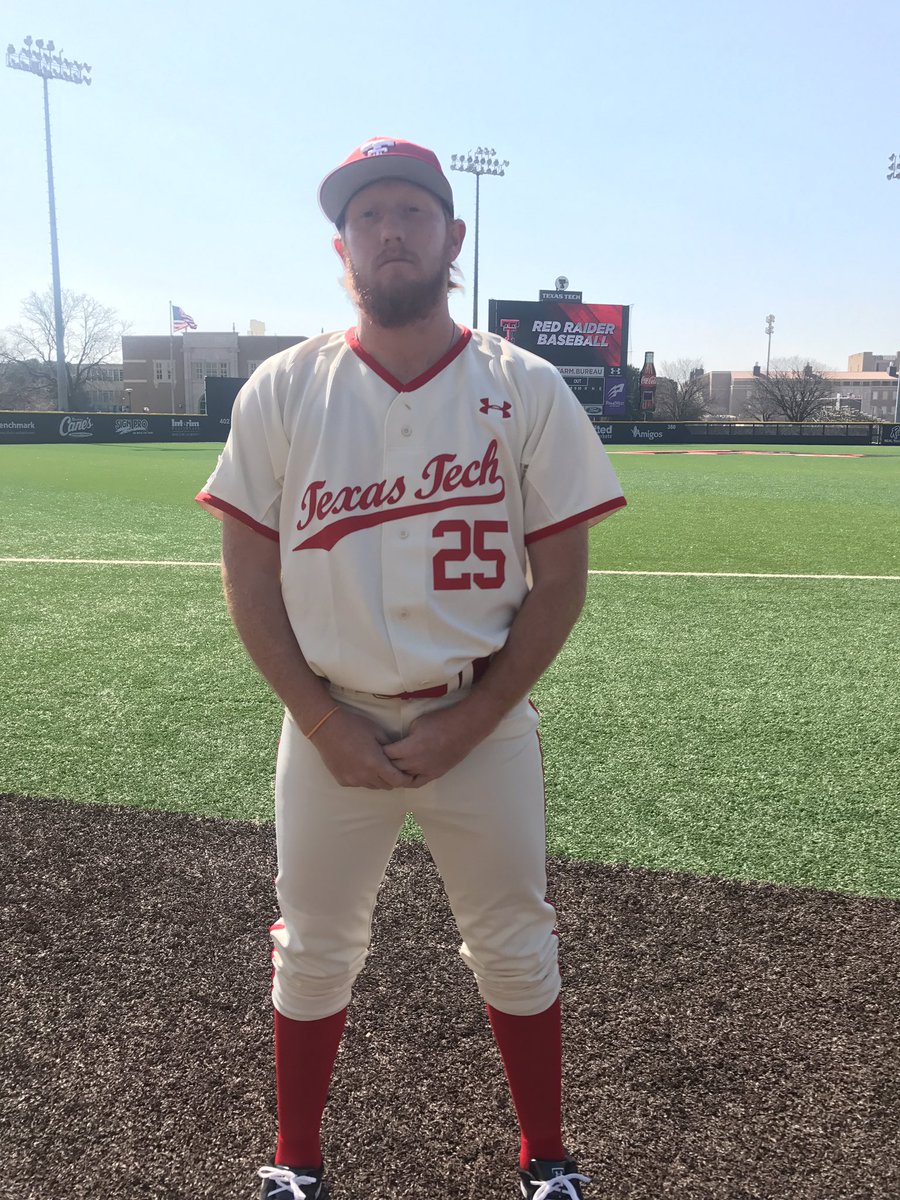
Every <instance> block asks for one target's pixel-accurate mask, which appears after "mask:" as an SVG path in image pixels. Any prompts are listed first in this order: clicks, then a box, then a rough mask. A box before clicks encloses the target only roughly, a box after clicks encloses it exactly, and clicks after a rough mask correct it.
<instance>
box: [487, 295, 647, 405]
mask: <svg viewBox="0 0 900 1200" xmlns="http://www.w3.org/2000/svg"><path fill="white" fill-rule="evenodd" d="M569 295H571V296H572V297H573V298H572V299H568V298H567V299H562V298H560V299H558V300H555V299H554V300H550V299H542V300H538V301H530V300H491V301H490V303H489V305H488V328H489V329H490V331H491V333H499V334H500V336H501V337H504V338H506V339H507V341H510V342H513V343H515V345H517V346H521V347H522V348H523V349H524V350H530V351H531V352H532V353H533V354H539V355H540V357H541V358H545V359H546V360H547V361H548V362H551V363H553V365H554V366H555V367H556V368H557V370H558V371H559V373H560V374H561V375H562V377H563V378H564V379H565V381H566V383H567V384H568V385H569V387H570V388H571V389H572V391H573V392H574V393H575V395H576V396H577V397H578V399H579V400H580V401H581V403H582V404H592V405H594V404H603V403H604V399H606V404H604V415H606V416H614V415H616V414H617V413H618V412H621V413H623V414H624V412H625V395H624V393H625V389H624V388H618V387H617V386H616V385H617V383H623V382H624V379H625V370H624V368H625V362H626V359H627V354H628V305H627V304H585V303H583V302H582V300H581V299H580V296H579V297H578V299H575V298H574V297H575V296H578V293H574V294H573V293H569ZM607 393H608V395H607ZM610 402H612V409H610V407H609V404H610Z"/></svg>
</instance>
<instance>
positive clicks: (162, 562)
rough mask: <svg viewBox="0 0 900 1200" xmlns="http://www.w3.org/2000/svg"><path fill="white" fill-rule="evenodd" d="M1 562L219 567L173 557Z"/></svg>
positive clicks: (14, 560)
mask: <svg viewBox="0 0 900 1200" xmlns="http://www.w3.org/2000/svg"><path fill="white" fill-rule="evenodd" d="M0 563H43V564H44V565H46V564H48V563H52V564H54V565H56V566H66V565H67V564H68V565H74V564H78V565H81V566H88V567H217V566H219V564H218V563H217V562H186V561H176V560H174V559H171V558H164V559H151V558H0Z"/></svg>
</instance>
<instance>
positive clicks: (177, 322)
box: [172, 304, 197, 333]
mask: <svg viewBox="0 0 900 1200" xmlns="http://www.w3.org/2000/svg"><path fill="white" fill-rule="evenodd" d="M196 328H197V322H196V321H195V320H194V318H193V317H189V316H188V314H187V313H186V312H185V311H184V309H183V308H179V307H178V305H177V304H173V305H172V330H173V331H174V332H175V333H181V332H183V331H184V330H185V329H196Z"/></svg>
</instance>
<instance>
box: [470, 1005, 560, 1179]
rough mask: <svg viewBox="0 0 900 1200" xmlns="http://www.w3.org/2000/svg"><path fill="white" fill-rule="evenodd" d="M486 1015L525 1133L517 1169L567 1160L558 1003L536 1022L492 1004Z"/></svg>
mask: <svg viewBox="0 0 900 1200" xmlns="http://www.w3.org/2000/svg"><path fill="white" fill-rule="evenodd" d="M487 1010H488V1017H489V1018H490V1022H491V1028H492V1029H493V1031H494V1038H495V1039H496V1042H497V1046H498V1048H499V1050H500V1056H501V1058H502V1059H503V1065H504V1067H505V1068H506V1078H507V1080H508V1082H509V1090H510V1092H511V1093H512V1098H513V1104H514V1105H515V1107H516V1116H517V1117H518V1118H519V1128H520V1129H521V1131H522V1142H521V1147H520V1150H519V1166H521V1167H527V1166H528V1163H529V1162H530V1161H531V1159H532V1158H544V1159H550V1160H553V1161H557V1160H559V1159H563V1158H565V1157H566V1152H565V1148H564V1147H563V1143H562V1124H561V1121H562V1118H561V1109H562V1032H561V1021H560V1003H559V997H558V996H557V998H556V1000H555V1001H554V1002H553V1004H551V1006H550V1007H549V1008H548V1009H546V1010H545V1011H544V1012H542V1013H537V1015H536V1016H533V1017H514V1016H512V1014H510V1013H504V1012H499V1011H498V1010H497V1009H496V1008H492V1007H491V1006H490V1004H489V1005H488V1006H487Z"/></svg>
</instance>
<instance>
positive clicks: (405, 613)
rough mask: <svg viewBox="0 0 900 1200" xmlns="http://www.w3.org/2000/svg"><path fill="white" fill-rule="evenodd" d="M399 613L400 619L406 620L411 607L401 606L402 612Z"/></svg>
mask: <svg viewBox="0 0 900 1200" xmlns="http://www.w3.org/2000/svg"><path fill="white" fill-rule="evenodd" d="M397 615H398V616H399V618H400V620H401V621H405V620H406V618H407V617H408V616H409V609H408V608H401V609H400V612H399V613H398V614H397Z"/></svg>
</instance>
